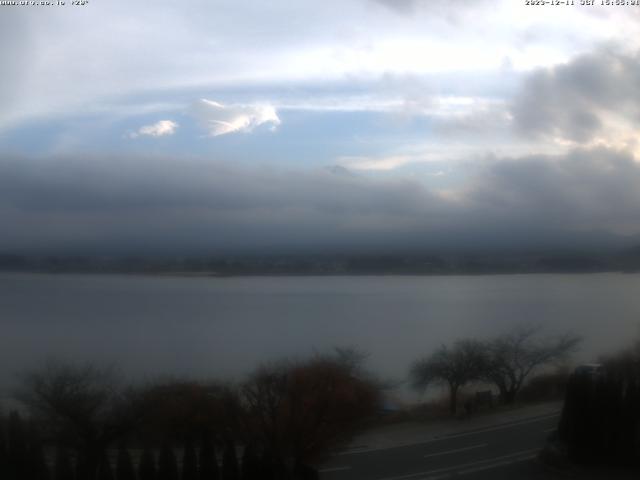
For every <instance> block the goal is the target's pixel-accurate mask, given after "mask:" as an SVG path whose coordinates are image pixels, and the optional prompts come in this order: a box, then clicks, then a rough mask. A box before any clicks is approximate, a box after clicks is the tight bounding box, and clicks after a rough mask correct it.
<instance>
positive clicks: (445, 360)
mask: <svg viewBox="0 0 640 480" xmlns="http://www.w3.org/2000/svg"><path fill="white" fill-rule="evenodd" d="M485 368H486V355H485V353H484V345H483V344H482V343H481V342H478V341H475V340H459V341H457V342H455V343H454V344H453V346H452V347H447V346H445V345H442V346H441V347H440V348H439V349H438V350H437V351H435V352H434V353H433V354H431V355H430V356H428V357H426V358H424V359H422V360H419V361H417V362H416V363H415V364H414V365H413V367H412V368H411V372H410V377H411V380H412V383H413V386H414V387H415V388H416V389H420V390H424V389H426V388H427V387H428V386H429V385H432V384H444V385H446V386H447V387H448V388H449V411H450V413H451V414H452V415H455V413H456V411H457V406H458V391H459V390H460V388H461V387H463V386H464V385H466V384H467V383H469V382H472V381H474V380H478V379H480V378H481V377H482V375H483V373H484V372H485Z"/></svg>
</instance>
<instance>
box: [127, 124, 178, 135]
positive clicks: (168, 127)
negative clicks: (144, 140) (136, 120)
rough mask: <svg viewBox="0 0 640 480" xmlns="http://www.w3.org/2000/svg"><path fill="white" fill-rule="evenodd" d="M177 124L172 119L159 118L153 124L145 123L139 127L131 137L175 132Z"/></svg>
mask: <svg viewBox="0 0 640 480" xmlns="http://www.w3.org/2000/svg"><path fill="white" fill-rule="evenodd" d="M178 127H179V125H178V124H177V123H176V122H174V121H172V120H160V121H159V122H156V123H154V124H153V125H145V126H143V127H140V128H139V129H138V131H137V132H134V133H132V134H131V138H137V137H139V136H141V135H145V136H149V137H164V136H167V135H173V134H174V133H176V130H177V128H178Z"/></svg>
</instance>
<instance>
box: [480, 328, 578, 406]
mask: <svg viewBox="0 0 640 480" xmlns="http://www.w3.org/2000/svg"><path fill="white" fill-rule="evenodd" d="M540 331H541V328H540V327H539V326H535V325H520V326H518V327H516V328H515V329H514V330H513V331H512V332H510V333H508V334H505V335H502V336H500V337H498V338H496V339H494V340H492V341H490V342H488V344H487V349H486V352H487V357H488V361H487V365H486V367H487V368H486V372H485V374H484V377H485V379H486V380H488V381H490V382H492V383H494V384H495V385H496V386H497V387H498V390H499V392H500V399H501V400H502V402H504V403H507V404H509V403H513V402H514V401H515V399H516V396H517V395H518V392H519V391H520V388H522V385H523V384H524V382H525V380H526V379H527V377H528V376H529V375H530V374H531V373H532V372H533V371H534V370H536V369H538V368H539V367H542V366H545V365H550V364H554V363H558V362H561V361H563V360H566V358H567V357H568V356H569V355H570V354H571V353H572V352H574V351H575V350H576V348H577V347H578V345H579V343H580V338H579V337H577V336H575V335H571V334H566V335H562V336H559V337H555V338H541V337H540Z"/></svg>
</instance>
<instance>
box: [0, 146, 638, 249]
mask: <svg viewBox="0 0 640 480" xmlns="http://www.w3.org/2000/svg"><path fill="white" fill-rule="evenodd" d="M639 183H640V167H638V165H637V164H636V163H635V162H634V160H633V158H632V157H631V156H630V155H628V154H625V153H623V152H616V151H611V150H604V149H597V150H578V151H574V152H573V153H571V154H569V155H567V156H563V157H528V158H520V159H502V160H498V159H493V160H491V161H490V162H488V164H487V166H486V167H481V168H479V169H478V173H477V174H476V176H475V177H474V178H473V179H472V180H471V181H469V182H468V183H467V184H465V185H463V186H460V187H459V188H457V189H455V190H453V191H450V192H448V193H447V194H441V193H438V192H436V191H431V190H429V189H428V188H426V187H423V186H422V185H421V184H419V183H417V182H415V181H411V180H400V179H398V180H391V179H387V180H372V179H369V178H365V177H360V176H357V175H344V174H335V173H333V172H332V171H330V170H316V171H308V170H307V171H294V170H277V169H271V168H266V167H263V168H258V167H251V168H248V167H247V168H243V167H239V166H234V165H231V164H227V163H224V162H207V161H203V160H175V159H170V158H151V157H147V158H82V159H81V158H57V159H47V160H36V159H30V158H7V157H4V158H2V159H1V160H0V222H2V224H3V225H5V226H8V228H5V231H4V234H3V236H2V239H1V240H0V250H5V251H6V250H11V251H18V250H19V251H34V250H39V251H59V250H65V249H66V250H67V251H68V250H72V251H74V250H77V251H99V252H118V251H169V252H173V253H189V252H206V251H220V250H234V249H236V250H238V249H239V250H260V249H268V248H303V249H304V248H307V249H318V248H319V249H322V248H331V249H340V248H386V249H389V250H393V249H402V248H406V247H434V248H435V247H442V246H449V247H464V246H473V245H474V244H477V243H482V244H483V245H484V246H491V245H492V244H493V245H494V246H500V247H502V246H511V247H518V246H523V247H529V246H532V245H535V244H536V243H537V242H538V243H545V242H547V243H548V242H549V241H550V239H552V238H556V239H557V238H565V240H566V239H567V238H569V237H570V236H572V235H573V236H574V237H575V235H576V232H588V231H590V230H600V231H606V232H609V233H611V232H613V233H615V232H617V231H634V232H635V231H638V227H640V213H638V212H640V192H639V191H638V189H637V188H636V187H637V185H638V184H639ZM579 235H584V236H586V237H588V235H589V234H579ZM545 236H546V237H545ZM574 237H572V238H574ZM583 240H585V241H587V240H588V238H584V239H583Z"/></svg>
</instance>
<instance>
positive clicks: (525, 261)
mask: <svg viewBox="0 0 640 480" xmlns="http://www.w3.org/2000/svg"><path fill="white" fill-rule="evenodd" d="M0 271H5V272H43V273H141V274H168V275H185V276H189V275H193V276H241V275H453V274H509V273H597V272H611V271H618V272H637V271H640V248H632V249H626V250H620V251H609V252H605V253H594V252H567V251H561V252H559V251H546V252H544V251H543V252H519V253H513V252H490V253H486V252H485V253H446V254H429V253H413V254H393V253H390V254H389V253H387V254H376V253H368V254H243V255H211V256H206V255H202V256H178V255H175V256H170V255H166V256H160V255H155V256H152V255H149V256H143V255H136V256H128V255H122V256H95V255H86V256H84V255H81V256H78V255H16V254H0Z"/></svg>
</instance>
